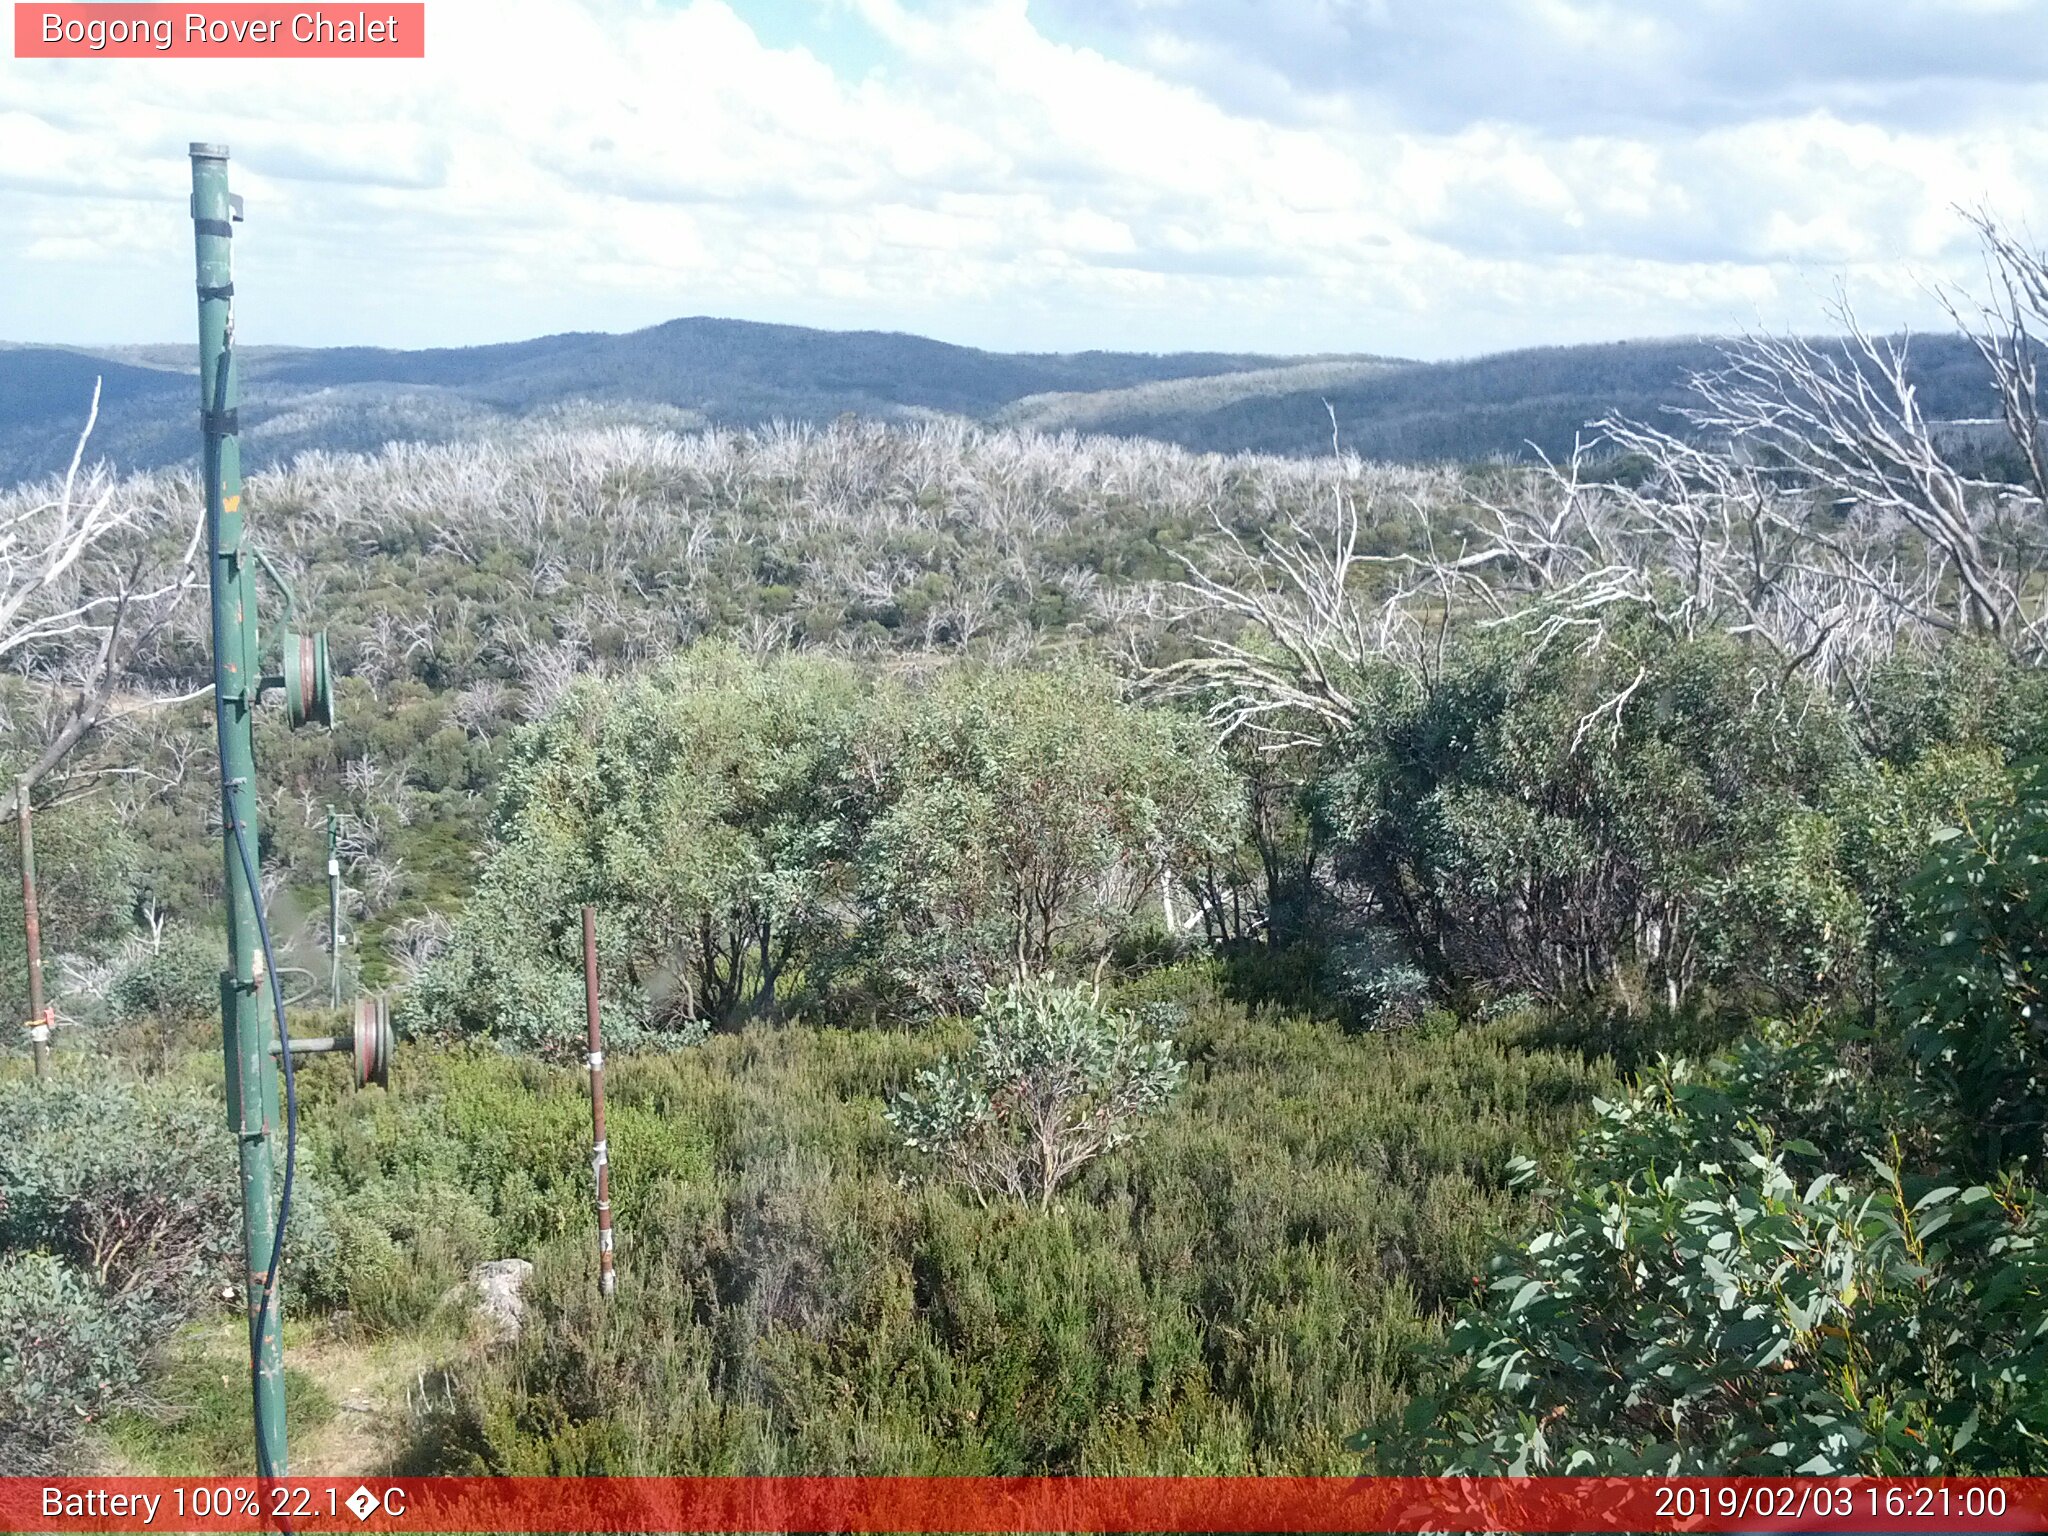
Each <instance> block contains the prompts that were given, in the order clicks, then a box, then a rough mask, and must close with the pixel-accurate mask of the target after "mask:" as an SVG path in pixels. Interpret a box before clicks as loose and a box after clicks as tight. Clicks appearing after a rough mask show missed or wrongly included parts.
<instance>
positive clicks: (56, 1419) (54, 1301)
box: [0, 1250, 148, 1476]
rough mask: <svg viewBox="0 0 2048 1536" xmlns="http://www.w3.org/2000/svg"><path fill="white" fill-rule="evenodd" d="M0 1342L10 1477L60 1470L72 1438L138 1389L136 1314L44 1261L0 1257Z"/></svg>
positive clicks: (142, 1334)
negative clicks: (0, 1343) (4, 1345)
mask: <svg viewBox="0 0 2048 1536" xmlns="http://www.w3.org/2000/svg"><path fill="white" fill-rule="evenodd" d="M0 1339H4V1340H6V1341H7V1348H6V1349H5V1350H0V1465H4V1466H5V1467H6V1468H7V1470H8V1472H9V1474H10V1475H14V1476H25V1475H29V1474H33V1473H37V1472H49V1471H55V1470H58V1469H61V1468H63V1467H64V1465H65V1462H66V1458H67V1456H68V1454H69V1453H70V1451H71V1449H72V1446H73V1444H74V1442H75V1441H76V1440H77V1438H78V1435H79V1433H80V1432H81V1431H82V1430H83V1429H85V1428H87V1427H89V1426H91V1425H93V1424H96V1423H98V1422H100V1421H102V1420H103V1419H104V1418H105V1417H106V1416H107V1415H108V1414H109V1413H110V1412H112V1411H113V1410H114V1409H116V1408H118V1407H120V1406H121V1405H122V1404H124V1403H125V1402H126V1401H128V1399H129V1398H130V1397H131V1396H132V1395H133V1394H134V1393H135V1391H136V1390H137V1388H139V1387H140V1386H141V1384H142V1381H143V1379H144V1366H145V1355H146V1345H147V1342H148V1334H147V1330H146V1328H145V1327H144V1326H143V1319H142V1316H141V1314H140V1311H139V1309H138V1308H137V1307H135V1306H134V1304H133V1303H132V1302H128V1301H121V1300H115V1299H110V1298H109V1297H108V1296H107V1295H106V1293H105V1292H104V1291H102V1290H101V1289H100V1288H99V1287H98V1286H96V1285H94V1284H93V1282H92V1281H91V1280H90V1279H88V1278H87V1277H86V1276H84V1275H82V1274H81V1273H79V1271H78V1270H76V1269H74V1268H73V1267H72V1266H70V1265H68V1264H66V1263H64V1262H63V1260H61V1259H59V1258H56V1257H54V1256H53V1255H50V1254H44V1253H10V1252H6V1251H4V1250H0Z"/></svg>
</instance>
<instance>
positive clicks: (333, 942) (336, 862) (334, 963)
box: [327, 805, 341, 1008]
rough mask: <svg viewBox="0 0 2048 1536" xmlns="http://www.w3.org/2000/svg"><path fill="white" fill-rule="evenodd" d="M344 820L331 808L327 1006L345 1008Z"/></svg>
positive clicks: (328, 875) (329, 811) (328, 860)
mask: <svg viewBox="0 0 2048 1536" xmlns="http://www.w3.org/2000/svg"><path fill="white" fill-rule="evenodd" d="M340 832H341V818H340V817H339V816H337V815H335V814H334V807H333V806H331V805H330V806H329V807H327V956H328V959H327V1006H328V1007H330V1008H339V1007H340V1006H341V858H340V856H339V855H338V854H337V853H336V852H335V844H336V842H337V841H338V840H339V835H340Z"/></svg>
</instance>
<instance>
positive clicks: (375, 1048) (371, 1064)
mask: <svg viewBox="0 0 2048 1536" xmlns="http://www.w3.org/2000/svg"><path fill="white" fill-rule="evenodd" d="M355 1058H356V1086H357V1087H358V1088H364V1087H368V1086H369V1085H370V1084H371V1083H375V1084H376V1085H377V1086H378V1087H379V1088H382V1087H385V1086H386V1085H388V1084H389V1082H390V1080H391V1005H390V1003H388V1002H387V1001H385V999H384V996H383V994H382V993H373V994H371V995H370V996H368V997H359V998H357V999H356V1037H355Z"/></svg>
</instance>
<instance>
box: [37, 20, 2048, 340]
mask: <svg viewBox="0 0 2048 1536" xmlns="http://www.w3.org/2000/svg"><path fill="white" fill-rule="evenodd" d="M355 8H356V7H355V6H354V5H350V6H348V7H347V10H348V11H349V13H350V14H353V12H354V10H355ZM333 9H340V7H339V6H336V7H333ZM428 26H429V43H428V54H429V57H428V58H427V59H426V60H425V61H406V62H400V61H393V62H389V63H382V62H380V63H364V62H360V61H339V60H323V61H274V62H258V63H247V62H235V63H219V62H202V61H190V60H175V59H173V60H135V61H129V60H122V61H101V62H75V61H47V60H16V59H13V58H6V59H0V338H4V339H8V340H15V341H61V342H75V343H87V342H110V341H144V340H152V341H157V340H181V339H183V338H184V336H185V333H186V331H187V330H188V329H189V326H190V317H191V293H190V284H191V281H192V276H191V267H190V252H191V246H190V235H189V226H188V225H187V224H186V223H185V212H186V210H185V193H186V191H187V188H188V177H189V172H188V169H187V162H186V159H185V145H186V143H187V141H189V140H192V139H210V140H224V141H226V142H227V143H229V144H230V145H231V147H232V149H233V152H234V157H235V165H234V175H235V184H236V186H237V188H238V189H239V190H241V191H242V192H244V193H245V194H246V196H247V198H248V202H249V222H248V224H247V225H246V226H245V227H244V229H243V231H242V235H243V238H242V239H239V240H237V242H236V259H237V264H238V266H237V272H236V277H237V284H238V288H239V290H240V298H239V300H238V307H239V319H240V325H241V329H242V335H243V337H244V339H245V340H248V341H252V342H253V341H276V342H297V343H308V344H335V343H369V344H380V345H392V346H428V345H449V344H466V343H473V342H481V341H499V340H509V339H513V338H518V337H523V336H530V335H536V334H542V333H545V332H549V331H560V330H571V329H594V330H624V329H630V328H633V327H635V326H640V325H647V324H652V323H655V322H657V321H660V320H664V319H670V318H673V317H675V316H678V315H690V314H711V315H731V316H739V317H743V318H748V319H759V320H777V321H787V322H792V323H798V324H810V325H823V326H835V327H874V328H880V329H891V330H911V331H918V332H922V333H924V334H927V335H934V336H939V337H942V338H944V339H947V340H951V341H959V342H966V343H970V344H974V345H979V346H988V347H997V348H1004V349H1020V350H1065V349H1074V348H1082V347H1112V348H1139V349H1147V350H1171V349H1181V348H1205V349H1207V348H1216V349H1229V350H1246V351H1266V352H1312V351H1328V352H1335V351H1368V352H1383V353H1399V354H1404V355H1408V356H1419V357H1449V356H1462V355H1469V354H1472V353H1477V352H1484V351H1490V350H1495V349H1499V348H1504V347H1512V346H1522V345H1531V344H1538V343H1544V342H1563V341H1579V340H1595V339H1608V338H1615V337H1623V336H1642V335H1668V334H1674V333H1687V332H1700V331H1727V330H1732V329H1740V328H1744V327H1754V326H1759V325H1761V326H1766V327H1771V328H1783V327H1799V328H1812V327H1817V326H1820V325H1822V324H1823V323H1824V312H1825V306H1826V304H1827V302H1828V301H1829V299H1830V297H1831V296H1832V293H1833V291H1834V289H1835V287H1836V285H1837V284H1838V283H1842V284H1846V286H1847V289H1848V291H1849V293H1850V294H1851V296H1852V298H1853V300H1854V302H1855V303H1856V306H1857V308H1858V310H1859V312H1860V313H1862V314H1863V316H1864V317H1865V318H1866V319H1867V320H1870V321H1872V322H1874V323H1877V324H1880V325H1887V326H1889V325H1893V324H1899V323H1912V324H1918V325H1927V324H1932V323H1934V322H1935V321H1936V320H1937V318H1938V315H1939V310H1938V308H1937V307H1936V305H1935V304H1934V302H1933V300H1932V299H1931V298H1930V296H1929V294H1928V291H1927V289H1928V287H1929V285H1930V284H1934V283H1939V282H1942V281H1954V280H1966V279H1968V278H1969V277H1970V276H1971V274H1972V272H1973V271H1974V270H1975V263H1974V259H1973V247H1972V244H1971V242H1970V239H1969V238H1968V231H1967V230H1966V229H1965V228H1964V227H1963V226H1962V224H1961V221H1960V220H1959V218H1958V217H1957V216H1956V214H1955V212H1954V208H1955V206H1956V205H1958V204H1965V205H1970V206H1977V205H1985V206H1989V207H1990V208H1992V209H1993V210H1994V211H1996V212H1997V213H1998V214H1999V215H2000V216H2001V217H2003V218H2005V219H2007V220H2008V221H2010V222H2012V223H2015V224H2019V225H2024V226H2028V227H2030V228H2031V229H2033V230H2034V231H2036V232H2037V233H2039V234H2042V235H2048V0H1881V3H1880V0H1685V3H1682V4H1680V3H1675V0H1632V3H1623V0H668V3H654V0H428Z"/></svg>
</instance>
